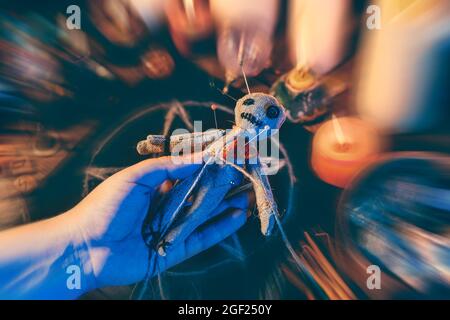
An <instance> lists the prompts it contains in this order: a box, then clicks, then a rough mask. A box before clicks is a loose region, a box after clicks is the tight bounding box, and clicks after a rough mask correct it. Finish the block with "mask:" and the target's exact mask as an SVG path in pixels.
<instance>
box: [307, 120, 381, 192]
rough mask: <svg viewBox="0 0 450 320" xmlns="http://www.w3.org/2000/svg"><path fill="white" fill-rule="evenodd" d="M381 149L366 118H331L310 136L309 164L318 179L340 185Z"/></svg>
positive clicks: (343, 184) (375, 134)
mask: <svg viewBox="0 0 450 320" xmlns="http://www.w3.org/2000/svg"><path fill="white" fill-rule="evenodd" d="M382 149H383V143H382V140H381V138H380V136H379V135H378V133H377V131H376V130H375V129H373V128H372V127H370V126H369V125H368V124H367V123H366V122H364V121H362V120H360V119H358V118H352V117H342V118H339V120H337V118H333V119H332V120H330V121H328V122H326V123H325V124H323V125H322V126H321V127H320V128H319V130H317V132H316V134H315V136H314V139H313V145H312V157H311V166H312V168H313V170H314V171H315V173H316V174H317V176H319V178H320V179H322V180H323V181H325V182H327V183H329V184H332V185H334V186H337V187H341V188H343V187H345V186H347V185H348V183H349V182H350V181H351V180H352V178H353V177H354V176H355V175H356V174H357V173H358V172H359V171H360V170H362V169H363V168H364V167H366V166H367V165H369V164H370V163H371V162H372V161H373V160H374V159H375V158H376V156H377V155H378V154H379V153H380V152H381V150H382Z"/></svg>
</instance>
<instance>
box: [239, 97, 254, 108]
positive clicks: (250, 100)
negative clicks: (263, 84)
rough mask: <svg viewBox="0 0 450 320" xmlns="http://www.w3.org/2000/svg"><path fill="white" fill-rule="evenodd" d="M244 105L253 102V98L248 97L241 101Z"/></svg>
mask: <svg viewBox="0 0 450 320" xmlns="http://www.w3.org/2000/svg"><path fill="white" fill-rule="evenodd" d="M242 104H243V105H244V106H250V105H252V104H255V100H253V99H252V98H248V99H245V100H244V102H243V103H242Z"/></svg>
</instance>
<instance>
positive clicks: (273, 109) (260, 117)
mask: <svg viewBox="0 0 450 320" xmlns="http://www.w3.org/2000/svg"><path fill="white" fill-rule="evenodd" d="M234 114H235V121H236V126H238V127H240V128H242V129H245V130H247V129H264V128H268V129H279V128H280V127H281V125H282V124H283V122H284V120H285V119H286V114H285V109H284V107H283V106H282V105H281V104H280V103H279V102H278V100H277V99H276V98H275V97H273V96H271V95H269V94H265V93H260V92H257V93H250V94H247V95H245V96H243V97H242V98H241V99H239V100H238V101H237V103H236V108H235V109H234Z"/></svg>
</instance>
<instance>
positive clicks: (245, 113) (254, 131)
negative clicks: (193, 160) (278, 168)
mask: <svg viewBox="0 0 450 320" xmlns="http://www.w3.org/2000/svg"><path fill="white" fill-rule="evenodd" d="M234 113H235V125H234V126H233V128H232V129H231V130H228V131H225V130H221V129H215V130H208V131H206V132H195V133H188V134H179V135H172V136H170V137H169V138H168V137H165V136H162V135H149V136H148V137H147V139H146V140H143V141H140V142H139V143H138V145H137V151H138V153H139V154H141V155H145V154H151V153H161V152H164V151H165V148H167V147H168V148H169V149H170V151H174V150H176V149H178V150H180V149H181V148H180V147H183V146H187V147H188V149H189V148H190V147H192V146H194V147H195V146H200V147H201V148H200V150H203V153H202V156H203V165H202V167H201V168H200V169H199V171H198V172H196V174H194V175H192V176H190V177H187V178H185V179H182V180H180V181H178V182H177V183H176V184H175V185H174V186H173V188H172V189H171V190H170V191H169V192H168V193H167V194H166V195H165V197H164V201H162V202H161V203H160V205H159V207H158V208H156V210H155V212H153V213H151V217H149V218H150V219H148V221H147V222H146V223H144V226H143V230H142V235H143V238H144V241H145V243H146V244H147V245H148V246H149V247H150V248H151V249H155V250H157V251H158V253H159V254H160V255H165V254H166V253H167V252H168V251H170V248H171V247H172V246H174V245H175V244H177V243H180V242H181V241H184V240H185V239H186V238H187V236H188V235H189V234H190V233H191V232H192V231H194V229H195V226H198V225H200V224H201V223H203V222H206V221H207V220H208V218H209V216H208V215H209V212H211V208H215V207H217V206H218V204H219V203H221V202H222V200H224V199H225V198H226V196H227V194H228V193H229V192H230V190H232V188H234V187H236V186H238V185H239V184H240V183H241V181H242V175H245V176H246V177H247V178H249V179H250V181H251V182H252V185H253V189H254V191H255V198H256V205H257V208H258V215H259V220H260V223H261V233H262V234H263V235H266V236H267V235H270V233H271V231H272V229H273V226H274V224H275V219H276V217H275V216H274V215H277V214H278V210H277V205H276V203H275V200H274V198H273V194H272V190H271V187H270V184H269V180H268V178H267V175H265V174H264V172H263V169H262V167H261V162H260V159H259V157H258V154H257V153H256V156H255V157H254V158H253V160H254V161H248V157H249V156H250V155H249V153H250V154H251V152H248V150H246V151H244V152H241V156H240V158H241V159H239V156H237V158H238V159H236V160H247V161H243V162H242V161H240V162H239V161H233V162H230V161H217V160H220V159H222V160H223V159H224V158H225V157H226V155H227V153H230V152H232V151H233V150H234V149H236V142H237V140H238V139H242V138H243V137H244V138H245V139H246V141H247V144H248V142H249V141H251V140H253V139H258V138H261V137H268V136H270V135H272V134H273V132H275V129H279V128H280V127H281V125H282V124H283V122H284V120H285V118H286V116H285V109H284V107H283V106H282V105H281V104H280V103H279V102H278V100H277V99H276V98H274V97H273V96H271V95H268V94H264V93H250V94H247V95H245V96H244V97H242V98H241V99H239V100H238V101H237V102H236V106H235V110H234ZM261 133H266V134H265V135H262V134H261ZM245 146H246V145H245ZM194 149H195V148H194ZM197 150H198V149H197ZM237 153H239V151H238V152H237ZM242 153H243V154H244V155H243V156H242ZM254 154H255V153H254ZM242 157H244V158H245V159H242ZM226 158H229V157H226ZM233 159H234V158H233ZM236 162H238V164H237V163H236ZM193 220H195V222H196V223H192V221H193Z"/></svg>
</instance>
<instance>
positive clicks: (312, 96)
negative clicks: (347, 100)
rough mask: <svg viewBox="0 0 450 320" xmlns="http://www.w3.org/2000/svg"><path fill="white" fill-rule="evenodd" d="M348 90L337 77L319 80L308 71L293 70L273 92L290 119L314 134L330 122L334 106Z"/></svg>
mask: <svg viewBox="0 0 450 320" xmlns="http://www.w3.org/2000/svg"><path fill="white" fill-rule="evenodd" d="M346 89H347V84H346V82H345V81H344V80H342V79H339V78H338V77H336V78H334V77H320V78H319V77H317V75H316V74H314V73H313V72H311V71H310V70H309V69H308V68H306V67H303V68H298V67H297V68H294V69H292V70H291V71H289V72H288V73H286V74H284V75H283V76H281V77H280V78H279V79H278V80H277V81H276V82H275V83H274V84H273V86H272V88H271V89H270V93H271V94H272V95H273V96H275V97H276V98H277V99H278V100H279V101H280V102H281V103H282V104H283V105H284V107H285V108H286V111H287V112H286V115H287V118H288V119H289V120H290V121H292V122H294V123H299V124H301V125H303V126H304V127H305V129H307V130H309V131H315V130H316V129H317V127H318V126H319V125H320V123H321V122H323V121H324V120H326V119H327V118H329V115H330V111H331V109H332V106H331V102H332V100H333V99H334V98H335V97H336V96H337V95H339V94H341V93H343V92H344V91H345V90H346Z"/></svg>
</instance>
